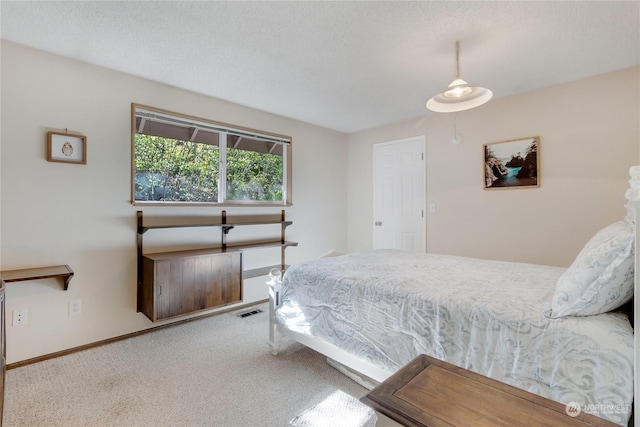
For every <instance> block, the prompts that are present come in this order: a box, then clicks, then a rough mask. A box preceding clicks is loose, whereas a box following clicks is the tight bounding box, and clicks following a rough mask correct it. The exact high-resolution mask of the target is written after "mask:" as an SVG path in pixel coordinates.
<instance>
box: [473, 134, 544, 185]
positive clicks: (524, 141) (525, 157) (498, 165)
mask: <svg viewBox="0 0 640 427" xmlns="http://www.w3.org/2000/svg"><path fill="white" fill-rule="evenodd" d="M483 169H484V189H485V190H494V189H508V188H537V187H540V137H539V136H531V137H527V138H519V139H511V140H507V141H499V142H491V143H488V144H484V165H483Z"/></svg>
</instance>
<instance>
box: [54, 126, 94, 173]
mask: <svg viewBox="0 0 640 427" xmlns="http://www.w3.org/2000/svg"><path fill="white" fill-rule="evenodd" d="M47 160H48V161H50V162H60V163H76V164H80V165H86V164H87V137H86V136H82V135H71V134H69V133H60V132H52V131H51V132H47Z"/></svg>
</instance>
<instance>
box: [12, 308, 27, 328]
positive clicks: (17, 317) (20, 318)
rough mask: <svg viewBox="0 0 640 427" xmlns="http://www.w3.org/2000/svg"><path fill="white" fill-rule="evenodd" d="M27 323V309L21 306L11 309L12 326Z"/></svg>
mask: <svg viewBox="0 0 640 427" xmlns="http://www.w3.org/2000/svg"><path fill="white" fill-rule="evenodd" d="M26 324H27V309H26V308H21V309H19V310H13V326H24V325H26Z"/></svg>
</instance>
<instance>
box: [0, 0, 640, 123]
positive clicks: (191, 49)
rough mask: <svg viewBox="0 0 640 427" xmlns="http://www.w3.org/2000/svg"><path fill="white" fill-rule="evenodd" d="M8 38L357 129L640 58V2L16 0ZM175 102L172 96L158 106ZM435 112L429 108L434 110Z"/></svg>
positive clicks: (4, 18) (5, 27) (8, 7)
mask: <svg viewBox="0 0 640 427" xmlns="http://www.w3.org/2000/svg"><path fill="white" fill-rule="evenodd" d="M0 14H1V24H2V26H1V35H2V38H3V39H5V40H10V41H13V42H16V43H20V44H24V45H27V46H32V47H35V48H38V49H42V50H45V51H49V52H53V53H56V54H59V55H63V56H67V57H70V58H74V59H78V60H80V61H85V62H88V63H91V64H96V65H100V66H103V67H107V68H111V69H114V70H118V71H122V72H125V73H129V74H133V75H137V76H142V77H145V78H148V79H151V80H155V81H159V82H163V83H167V84H170V85H173V86H177V87H180V88H183V89H188V90H191V91H194V92H198V93H202V94H205V95H210V96H213V97H216V98H220V99H224V100H228V101H231V102H235V103H238V104H242V105H246V106H249V107H253V108H256V109H259V110H264V111H268V112H271V113H275V114H279V115H283V116H287V117H291V118H294V119H298V120H302V121H305V122H309V123H314V124H317V125H320V126H324V127H327V128H331V129H335V130H339V131H342V132H347V133H350V132H355V131H359V130H363V129H368V128H372V127H376V126H381V125H385V124H389V123H394V122H398V121H401V120H407V119H412V118H418V117H424V116H425V115H426V114H429V113H428V112H427V110H426V109H425V102H426V101H427V99H429V98H430V97H431V96H432V95H434V94H436V93H437V92H440V91H441V90H443V89H444V88H445V87H446V86H447V85H448V84H449V83H450V82H451V80H453V78H454V77H455V48H454V45H455V41H456V40H459V41H460V51H461V54H460V71H461V76H462V78H464V79H465V80H467V81H468V82H469V83H470V84H472V85H476V86H484V87H488V88H490V89H492V90H493V92H494V97H504V96H508V95H512V94H516V93H520V92H523V91H528V90H532V89H536V88H541V87H546V86H550V85H553V84H558V83H562V82H566V81H571V80H576V79H579V78H583V77H587V76H591V75H596V74H601V73H605V72H609V71H613V70H618V69H623V68H627V67H631V66H634V65H638V64H639V63H640V2H638V1H627V2H615V1H602V2H597V1H596V2H582V1H578V2H558V1H552V2H541V1H532V2H529V1H513V2H479V1H478V2H458V1H445V2H436V1H423V2H408V1H403V2H368V1H353V2H333V1H321V2H310V1H307V2H271V1H261V2H246V1H232V2H229V1H225V2H208V1H203V2H185V1H175V2H155V1H154V2H141V1H131V2H112V1H99V2H94V1H88V2H79V1H78V2H57V1H56V2H39V1H38V2H23V1H20V2H10V1H2V2H1V3H0ZM164 107H167V106H164ZM430 114H435V113H430Z"/></svg>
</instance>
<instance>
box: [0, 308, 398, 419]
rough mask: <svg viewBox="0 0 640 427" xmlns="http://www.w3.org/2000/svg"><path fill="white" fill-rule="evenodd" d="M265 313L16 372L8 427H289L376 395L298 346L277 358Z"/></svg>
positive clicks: (10, 383)
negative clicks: (329, 407)
mask: <svg viewBox="0 0 640 427" xmlns="http://www.w3.org/2000/svg"><path fill="white" fill-rule="evenodd" d="M259 308H261V309H262V310H263V312H262V313H258V314H255V315H252V316H249V317H245V318H241V317H238V316H237V315H236V314H237V313H226V314H222V315H218V316H213V317H209V318H205V319H201V320H197V321H194V322H189V323H185V324H182V325H179V326H174V327H171V328H167V329H163V330H159V331H155V332H152V333H149V334H145V335H141V336H139V337H136V338H131V339H128V340H124V341H119V342H117V343H113V344H109V345H105V346H101V347H98V348H94V349H91V350H86V351H83V352H79V353H74V354H70V355H67V356H63V357H59V358H56V359H51V360H47V361H44V362H40V363H37V364H33V365H27V366H23V367H20V368H17V369H12V370H9V371H7V376H6V388H5V406H4V426H5V427H7V426H69V427H71V426H224V427H227V426H228V427H235V426H238V427H241V426H242V427H245V426H252V425H253V426H287V425H288V424H289V422H290V421H291V420H294V419H295V418H296V417H297V416H299V415H301V414H304V413H305V412H306V411H308V410H309V408H313V407H315V406H316V405H318V404H319V403H321V402H323V401H324V400H325V399H327V397H329V396H331V395H332V394H333V393H334V392H336V391H340V392H343V393H345V394H346V395H348V396H350V397H352V398H355V399H359V398H360V397H362V396H363V395H364V394H365V393H366V392H367V390H366V389H365V388H363V387H361V386H360V385H358V384H356V383H355V382H353V381H352V380H350V379H348V378H347V377H345V376H344V375H342V374H340V373H339V372H338V371H336V370H335V369H333V368H331V367H330V366H329V365H327V363H326V359H325V358H324V357H323V356H321V355H320V354H318V353H316V352H314V351H312V350H310V349H308V348H306V347H303V346H301V345H299V344H297V343H289V344H286V345H285V346H284V348H283V349H282V351H281V353H280V354H279V355H278V356H272V355H271V353H270V351H269V347H268V345H267V343H266V340H267V336H268V319H267V306H266V304H263V305H261V306H259ZM378 417H379V419H378V423H377V426H378V427H381V426H388V425H395V423H393V422H391V421H390V420H388V419H386V418H385V417H381V416H380V415H378ZM327 427H329V426H327Z"/></svg>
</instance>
